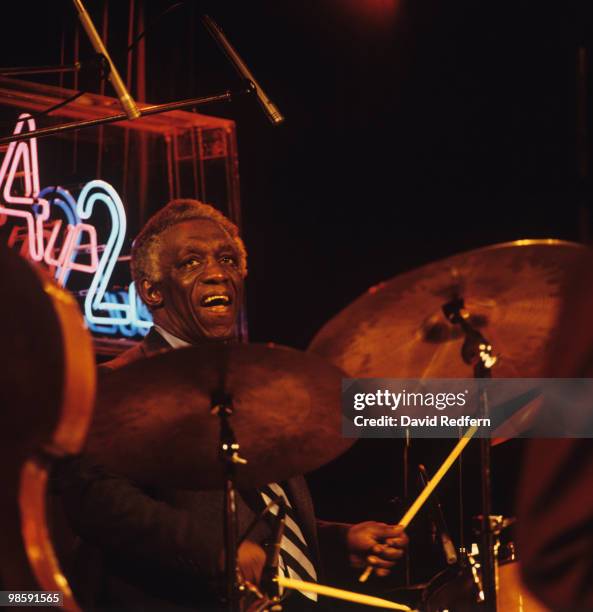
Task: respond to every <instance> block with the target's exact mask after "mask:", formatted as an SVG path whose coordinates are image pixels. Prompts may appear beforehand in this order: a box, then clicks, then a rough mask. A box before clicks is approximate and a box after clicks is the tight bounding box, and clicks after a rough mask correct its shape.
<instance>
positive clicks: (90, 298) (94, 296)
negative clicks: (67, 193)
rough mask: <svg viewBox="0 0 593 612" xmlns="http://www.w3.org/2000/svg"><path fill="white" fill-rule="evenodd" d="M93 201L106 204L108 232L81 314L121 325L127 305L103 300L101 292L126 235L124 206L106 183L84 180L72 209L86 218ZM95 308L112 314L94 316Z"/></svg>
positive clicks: (127, 313) (91, 319) (98, 322)
mask: <svg viewBox="0 0 593 612" xmlns="http://www.w3.org/2000/svg"><path fill="white" fill-rule="evenodd" d="M95 202H101V203H103V204H105V205H106V206H107V209H108V211H109V215H110V217H111V232H110V234H109V238H108V239H107V242H106V243H105V250H104V251H103V254H102V256H101V259H100V260H99V264H98V266H97V271H96V272H95V275H94V276H93V280H92V281H91V284H90V286H89V289H88V293H87V295H86V297H85V300H84V314H85V317H86V319H87V321H88V322H89V323H92V324H96V325H101V324H103V325H110V324H111V325H125V324H127V323H129V321H130V314H131V313H130V305H129V304H121V303H114V302H113V301H110V300H109V299H107V300H106V299H105V292H106V290H107V286H108V284H109V281H110V279H111V275H112V274H113V268H114V267H115V264H116V263H117V259H118V257H119V254H120V253H121V249H122V246H123V244H124V239H125V236H126V214H125V209H124V205H123V203H122V201H121V198H120V197H119V195H118V193H117V191H115V189H114V188H113V187H112V186H111V185H110V184H109V183H106V182H105V181H101V180H95V181H91V182H90V183H87V184H86V185H85V186H84V187H83V189H82V191H81V192H80V195H79V196H78V201H77V203H76V212H77V214H78V216H79V218H80V219H88V218H89V217H90V216H91V215H92V214H93V208H94V206H95ZM95 311H106V312H108V313H113V314H112V316H97V315H96V314H95Z"/></svg>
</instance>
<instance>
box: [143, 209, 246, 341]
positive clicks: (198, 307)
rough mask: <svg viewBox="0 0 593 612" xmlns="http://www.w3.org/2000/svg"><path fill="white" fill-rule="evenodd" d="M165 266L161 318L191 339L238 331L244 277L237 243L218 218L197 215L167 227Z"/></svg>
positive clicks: (163, 242)
mask: <svg viewBox="0 0 593 612" xmlns="http://www.w3.org/2000/svg"><path fill="white" fill-rule="evenodd" d="M159 268H160V273H161V279H162V280H161V281H159V282H158V283H156V287H157V289H158V291H159V292H160V295H161V297H162V304H161V308H158V309H157V310H155V312H154V314H155V322H158V323H161V324H163V327H165V328H166V329H167V331H170V332H171V333H173V334H175V335H176V336H178V337H180V338H182V339H184V340H186V341H188V342H199V341H200V340H202V339H204V338H208V339H220V340H223V339H227V338H232V337H234V336H235V333H236V330H235V323H236V320H237V315H238V312H239V308H240V305H241V301H242V296H243V277H242V275H241V273H240V269H239V253H238V251H237V248H236V246H235V243H234V241H233V239H232V238H231V237H230V236H229V235H228V234H227V233H226V232H225V231H224V230H223V229H222V228H221V227H220V226H219V225H218V224H217V223H216V222H214V221H211V220H207V219H194V220H191V221H184V222H182V223H178V224H176V225H174V226H172V227H170V228H168V229H167V230H165V232H163V234H161V245H160V259H159Z"/></svg>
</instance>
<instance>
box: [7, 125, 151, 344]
mask: <svg viewBox="0 0 593 612" xmlns="http://www.w3.org/2000/svg"><path fill="white" fill-rule="evenodd" d="M25 125H26V126H27V129H28V130H29V131H31V130H34V129H35V120H34V119H33V118H32V117H31V116H30V115H28V114H22V115H20V117H19V119H18V122H17V124H16V127H15V130H14V133H15V134H20V133H21V132H22V130H23V128H24V126H25ZM16 178H20V179H22V184H23V189H22V190H21V191H23V192H24V193H21V194H16V193H15V179H16ZM0 193H1V194H2V197H1V198H0V225H2V223H4V222H6V218H7V217H16V218H18V219H24V220H25V227H24V228H22V227H19V226H16V227H15V228H13V231H12V233H11V234H10V236H9V240H8V243H9V246H14V245H15V244H16V243H17V242H19V241H22V249H21V252H22V254H23V255H26V256H28V257H29V258H30V259H32V260H33V261H38V262H43V263H45V264H46V265H47V266H48V267H49V268H50V270H51V271H53V274H54V275H55V278H56V280H57V282H58V283H59V284H61V285H63V286H66V285H67V282H68V278H69V276H70V273H71V272H72V271H77V272H82V273H84V274H88V275H92V277H91V281H90V284H89V286H88V290H87V291H85V292H83V293H85V297H84V315H85V319H86V322H87V325H88V326H89V328H90V329H91V330H92V331H95V332H100V333H103V334H116V333H119V334H122V335H124V336H127V337H132V336H134V335H137V334H140V335H145V334H146V333H147V331H148V329H150V327H151V326H152V317H151V316H150V312H149V311H148V309H147V308H146V306H145V305H144V304H143V303H142V301H141V300H140V299H139V297H138V295H137V292H136V288H135V286H134V283H131V284H130V286H129V288H128V290H127V291H118V292H109V291H108V290H107V288H108V287H109V283H110V281H111V277H112V274H113V271H114V269H115V266H116V264H117V262H118V260H119V257H120V254H121V250H122V247H123V244H124V239H125V235H126V214H125V208H124V205H123V203H122V201H121V198H120V197H119V194H118V193H117V191H116V190H115V189H114V188H113V187H112V186H111V185H110V184H109V183H107V182H105V181H102V180H93V181H90V182H88V183H87V184H86V185H84V187H83V188H82V191H81V192H80V194H79V195H78V199H77V200H75V199H74V197H73V196H72V194H70V192H69V191H68V190H67V189H64V188H62V187H59V186H55V187H51V186H50V187H44V188H43V189H40V180H39V163H38V157H37V141H36V139H35V138H31V139H30V140H28V141H24V142H19V143H17V142H12V143H10V145H9V147H8V149H7V151H6V155H5V156H4V159H3V161H2V165H1V166H0ZM96 207H105V209H106V211H107V212H108V215H109V220H110V225H111V227H110V231H109V235H108V237H107V240H106V241H105V244H103V245H99V242H98V237H97V228H96V226H95V225H94V224H93V223H92V218H93V217H94V216H95V213H96ZM54 212H60V213H61V214H62V215H63V216H65V218H66V223H65V224H64V221H63V220H62V219H56V218H55V217H53V216H52V213H54ZM85 236H86V239H84V237H85ZM60 237H61V241H60ZM83 240H84V241H83ZM100 251H101V255H100V256H99V252H100ZM81 254H85V256H86V259H88V261H80V255H81Z"/></svg>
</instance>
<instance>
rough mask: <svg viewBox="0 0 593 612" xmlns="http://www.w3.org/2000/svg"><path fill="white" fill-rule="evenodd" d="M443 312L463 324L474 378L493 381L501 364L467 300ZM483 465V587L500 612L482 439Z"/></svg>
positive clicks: (486, 447)
mask: <svg viewBox="0 0 593 612" xmlns="http://www.w3.org/2000/svg"><path fill="white" fill-rule="evenodd" d="M443 313H444V315H445V316H446V317H447V319H448V320H449V321H450V322H451V323H453V324H454V325H459V326H460V327H461V330H462V331H463V333H464V335H465V341H464V342H463V345H462V347H461V357H462V359H463V361H465V363H467V364H468V365H473V367H474V378H476V379H478V380H483V379H488V378H492V372H491V368H492V366H494V365H495V364H496V362H497V361H498V357H496V356H495V355H494V354H493V349H492V345H491V344H490V342H488V340H486V338H484V336H483V335H482V334H481V333H480V332H479V331H478V330H477V329H475V328H474V327H473V326H472V325H471V323H470V322H469V313H468V312H467V311H466V310H465V304H464V301H463V298H461V297H456V298H454V299H452V300H451V301H450V302H448V303H447V304H445V305H444V306H443ZM488 416H489V406H488V391H487V389H486V386H485V385H483V384H479V385H478V417H480V418H488ZM480 464H481V472H482V474H481V476H482V477H481V502H482V517H481V529H480V531H481V550H480V557H481V562H482V584H483V594H484V600H483V601H484V610H486V612H496V567H495V556H494V532H493V528H492V524H491V521H490V515H491V514H492V485H491V465H490V440H489V439H488V438H480Z"/></svg>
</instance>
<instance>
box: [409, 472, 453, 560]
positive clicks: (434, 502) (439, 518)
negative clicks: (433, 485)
mask: <svg viewBox="0 0 593 612" xmlns="http://www.w3.org/2000/svg"><path fill="white" fill-rule="evenodd" d="M418 471H419V472H420V482H421V483H422V486H423V487H426V485H427V484H428V481H429V480H430V479H429V478H428V473H427V471H426V468H425V467H424V466H423V465H422V464H420V465H419V466H418ZM428 504H429V507H430V514H431V519H432V522H433V524H434V525H435V527H436V529H437V532H438V534H439V538H440V540H441V546H442V548H443V554H444V555H445V560H446V561H447V565H453V564H454V563H457V551H456V550H455V546H454V545H453V540H451V536H450V535H449V531H448V530H447V524H446V523H445V517H444V516H443V509H442V507H441V503H440V501H439V498H438V496H437V494H436V493H433V494H432V495H431V497H429V498H428Z"/></svg>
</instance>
